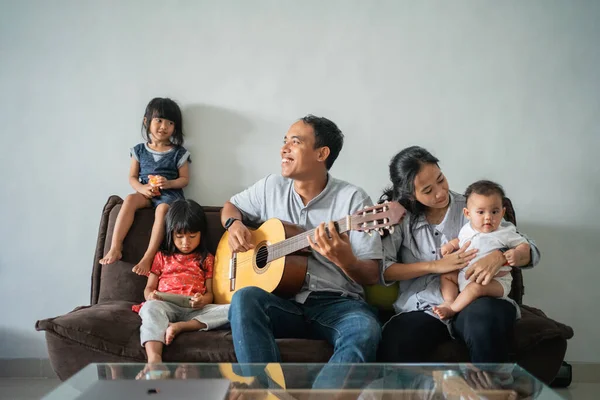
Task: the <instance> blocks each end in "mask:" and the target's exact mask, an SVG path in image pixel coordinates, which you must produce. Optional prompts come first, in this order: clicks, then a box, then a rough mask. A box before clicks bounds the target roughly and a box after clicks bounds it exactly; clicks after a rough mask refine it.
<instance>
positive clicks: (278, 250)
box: [213, 202, 406, 304]
mask: <svg viewBox="0 0 600 400" xmlns="http://www.w3.org/2000/svg"><path fill="white" fill-rule="evenodd" d="M405 212H406V211H405V209H404V207H402V206H401V205H400V204H399V203H397V202H386V203H382V204H377V205H375V206H372V207H367V208H365V209H362V210H360V211H358V212H356V213H355V214H353V215H348V216H346V217H345V218H342V219H340V220H338V221H335V222H334V225H335V228H336V230H337V231H338V232H339V233H344V232H348V231H351V230H353V231H361V232H366V233H369V234H372V232H373V231H375V232H378V233H379V234H381V235H382V234H383V232H384V230H388V231H393V227H394V225H396V224H398V223H399V222H400V220H401V219H402V217H403V216H404V214H405ZM251 232H252V240H251V242H252V243H253V244H254V248H253V249H251V250H248V251H246V252H243V253H234V254H232V252H231V249H230V248H229V243H228V238H229V233H228V232H225V234H223V237H222V238H221V240H220V241H219V245H218V247H217V252H216V255H215V264H214V270H213V294H214V302H215V303H216V304H229V303H231V298H232V297H233V294H234V293H235V292H236V291H238V290H240V289H241V288H244V287H247V286H257V287H259V288H262V289H264V290H266V291H268V292H270V293H274V294H277V295H278V296H281V297H290V296H293V295H294V294H296V293H298V292H299V291H300V289H301V288H302V285H303V283H304V279H305V276H306V270H307V268H308V259H307V256H308V255H309V254H311V252H310V251H306V248H307V247H309V244H308V240H307V238H306V237H307V236H310V237H311V239H313V240H314V233H315V229H312V230H310V231H304V230H303V229H302V228H301V227H299V226H298V225H294V224H290V223H288V222H284V221H280V220H279V219H276V218H272V219H269V220H267V221H265V222H264V223H263V224H262V225H261V226H260V227H259V228H258V229H256V230H252V231H251ZM303 250H304V251H303Z"/></svg>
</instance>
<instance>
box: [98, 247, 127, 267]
mask: <svg viewBox="0 0 600 400" xmlns="http://www.w3.org/2000/svg"><path fill="white" fill-rule="evenodd" d="M121 257H123V254H121V249H116V248H112V247H111V248H110V250H109V251H108V253H106V255H105V256H104V258H102V259H101V260H100V264H102V265H106V264H112V263H114V262H116V261H118V260H120V259H121Z"/></svg>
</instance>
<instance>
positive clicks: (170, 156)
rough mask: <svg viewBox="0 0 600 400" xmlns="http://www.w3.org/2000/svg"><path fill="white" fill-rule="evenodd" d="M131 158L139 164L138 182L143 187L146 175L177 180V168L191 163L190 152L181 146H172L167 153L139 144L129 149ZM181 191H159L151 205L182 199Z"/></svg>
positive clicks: (146, 181)
mask: <svg viewBox="0 0 600 400" xmlns="http://www.w3.org/2000/svg"><path fill="white" fill-rule="evenodd" d="M131 157H133V158H135V159H136V161H137V162H139V163H140V175H139V180H140V182H141V183H143V184H144V185H145V184H147V183H148V175H160V176H163V177H165V178H166V179H168V180H173V179H177V178H179V168H181V166H182V165H183V164H185V162H186V161H188V162H192V160H191V159H190V152H189V151H187V150H186V149H185V148H184V147H183V146H173V147H172V148H170V149H169V150H167V151H163V152H159V151H154V150H152V149H150V148H149V147H148V145H147V144H146V143H140V144H138V145H137V146H135V147H134V148H132V149H131ZM183 198H184V197H183V190H182V189H161V190H160V196H155V197H153V198H152V199H151V200H152V205H153V206H154V207H156V206H158V205H159V204H162V203H166V204H171V203H173V202H174V201H175V200H179V199H183Z"/></svg>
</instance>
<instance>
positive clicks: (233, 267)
mask: <svg viewBox="0 0 600 400" xmlns="http://www.w3.org/2000/svg"><path fill="white" fill-rule="evenodd" d="M236 270H237V253H233V254H232V255H231V258H230V259H229V291H230V292H233V291H235V273H236Z"/></svg>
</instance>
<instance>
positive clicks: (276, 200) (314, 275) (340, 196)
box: [230, 175, 383, 303]
mask: <svg viewBox="0 0 600 400" xmlns="http://www.w3.org/2000/svg"><path fill="white" fill-rule="evenodd" d="M230 202H231V203H232V204H233V205H234V206H235V207H236V208H237V209H238V210H240V212H241V213H242V215H243V218H244V221H246V222H251V223H254V224H261V223H263V222H265V221H266V220H268V219H271V218H278V219H280V220H282V221H287V222H291V223H293V224H296V225H299V226H301V227H302V228H304V229H306V230H310V229H313V228H316V227H317V226H318V225H319V224H320V223H321V222H326V223H327V222H329V221H337V220H340V219H342V218H345V217H346V216H347V215H350V214H354V213H355V212H356V211H358V210H360V209H362V208H364V207H365V206H371V205H373V202H372V201H371V198H370V197H369V196H368V195H367V193H366V192H365V191H364V190H362V189H361V188H359V187H356V186H353V185H351V184H349V183H347V182H344V181H341V180H339V179H335V178H333V177H332V176H331V175H328V180H327V185H326V186H325V189H323V191H322V192H321V193H319V194H318V195H317V196H316V197H315V198H314V199H312V200H311V201H310V202H308V204H307V205H306V206H305V205H304V203H303V202H302V198H301V197H300V195H299V194H298V193H296V191H295V190H294V181H293V180H292V179H289V178H285V177H283V176H281V175H268V176H266V177H265V178H263V179H261V180H260V181H258V182H257V183H255V184H254V185H252V186H251V187H249V188H248V189H246V190H244V191H243V192H241V193H238V194H236V195H235V196H233V197H232V198H231V199H230ZM349 237H350V245H351V246H352V250H353V252H354V255H355V256H356V257H357V258H359V259H371V260H381V259H382V258H383V251H382V244H381V239H380V238H379V235H378V234H377V233H374V234H373V235H371V236H369V235H367V234H365V233H362V232H356V231H351V232H349ZM307 246H308V241H307ZM309 249H310V247H309ZM310 250H311V251H312V255H310V256H309V257H308V272H307V274H306V278H305V281H304V285H303V287H302V290H301V291H300V293H298V294H297V295H296V297H295V300H296V301H297V302H299V303H304V301H306V298H307V297H308V295H309V294H310V292H317V291H328V292H337V293H340V294H342V295H344V296H351V297H356V298H362V297H364V291H363V288H362V286H361V285H359V284H358V283H356V282H354V281H353V280H352V279H350V277H348V276H347V275H346V274H345V273H344V272H343V271H342V269H341V268H339V267H338V266H336V265H335V264H333V263H332V262H331V261H329V260H328V259H327V258H325V257H323V256H322V255H321V254H319V253H318V252H316V251H314V250H312V249H310Z"/></svg>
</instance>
